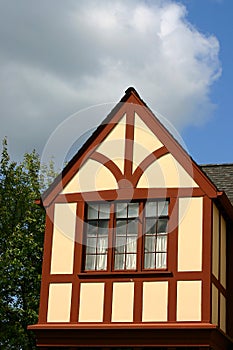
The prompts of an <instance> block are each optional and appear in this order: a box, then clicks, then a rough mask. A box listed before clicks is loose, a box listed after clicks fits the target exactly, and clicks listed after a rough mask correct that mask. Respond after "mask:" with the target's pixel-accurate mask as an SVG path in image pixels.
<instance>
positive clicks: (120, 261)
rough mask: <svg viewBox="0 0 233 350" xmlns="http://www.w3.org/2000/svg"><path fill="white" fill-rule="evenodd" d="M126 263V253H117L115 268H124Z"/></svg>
mask: <svg viewBox="0 0 233 350" xmlns="http://www.w3.org/2000/svg"><path fill="white" fill-rule="evenodd" d="M124 265H125V255H124V254H116V255H115V261H114V269H115V270H123V269H124V267H125V266H124Z"/></svg>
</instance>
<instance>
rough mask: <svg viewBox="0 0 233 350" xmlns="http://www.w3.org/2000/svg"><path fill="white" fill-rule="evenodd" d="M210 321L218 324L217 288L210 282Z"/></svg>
mask: <svg viewBox="0 0 233 350" xmlns="http://www.w3.org/2000/svg"><path fill="white" fill-rule="evenodd" d="M211 322H212V323H213V324H216V325H217V324H218V289H217V288H216V287H215V285H214V284H213V283H212V315H211Z"/></svg>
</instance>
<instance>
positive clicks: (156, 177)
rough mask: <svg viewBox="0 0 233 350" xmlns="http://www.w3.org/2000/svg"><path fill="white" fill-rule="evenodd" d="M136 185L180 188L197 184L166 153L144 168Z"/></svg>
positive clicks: (141, 186)
mask: <svg viewBox="0 0 233 350" xmlns="http://www.w3.org/2000/svg"><path fill="white" fill-rule="evenodd" d="M137 187H138V188H147V187H149V188H179V187H181V188H182V187H198V185H197V184H196V182H195V181H194V180H193V179H192V177H191V176H190V175H189V174H188V173H187V172H186V170H184V168H183V167H182V166H181V165H180V164H179V163H178V162H177V160H176V159H175V158H174V157H173V156H172V155H171V154H166V155H164V156H163V157H161V158H159V159H158V160H157V161H155V162H154V163H152V164H151V165H150V166H149V167H148V168H147V169H146V170H145V172H144V174H143V175H142V176H141V178H140V180H139V182H138V185H137Z"/></svg>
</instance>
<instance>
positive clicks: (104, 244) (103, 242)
mask: <svg viewBox="0 0 233 350" xmlns="http://www.w3.org/2000/svg"><path fill="white" fill-rule="evenodd" d="M107 248H108V236H103V237H98V242H97V253H105V254H106V253H107Z"/></svg>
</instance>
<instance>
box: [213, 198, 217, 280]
mask: <svg viewBox="0 0 233 350" xmlns="http://www.w3.org/2000/svg"><path fill="white" fill-rule="evenodd" d="M218 269H219V211H218V209H217V207H216V205H215V204H213V242H212V273H213V274H214V276H215V277H216V278H217V279H218Z"/></svg>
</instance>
